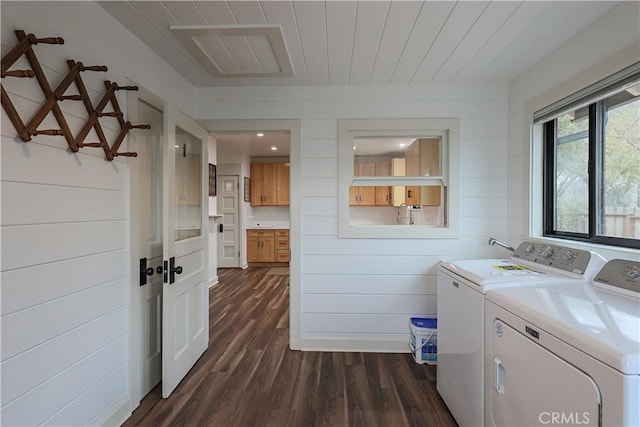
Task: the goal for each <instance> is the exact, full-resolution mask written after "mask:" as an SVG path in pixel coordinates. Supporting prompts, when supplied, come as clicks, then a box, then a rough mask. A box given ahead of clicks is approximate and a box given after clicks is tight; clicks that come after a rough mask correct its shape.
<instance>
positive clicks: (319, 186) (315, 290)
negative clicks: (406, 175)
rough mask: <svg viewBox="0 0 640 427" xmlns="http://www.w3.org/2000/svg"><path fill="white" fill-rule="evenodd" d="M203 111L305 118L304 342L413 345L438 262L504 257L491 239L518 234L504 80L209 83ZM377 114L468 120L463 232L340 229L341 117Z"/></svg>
mask: <svg viewBox="0 0 640 427" xmlns="http://www.w3.org/2000/svg"><path fill="white" fill-rule="evenodd" d="M195 110H196V117H197V118H198V119H202V120H209V119H231V118H232V119H282V118H286V119H300V120H301V125H302V150H301V151H302V158H301V159H299V158H298V159H296V158H293V157H292V158H291V162H292V165H293V164H294V163H295V162H301V166H302V167H301V170H302V176H301V177H298V178H297V179H301V185H302V202H301V203H302V204H301V210H302V218H301V222H302V230H301V234H302V251H301V252H302V253H301V280H300V287H301V288H300V291H301V301H300V303H301V307H302V314H301V317H302V318H301V323H302V334H303V335H302V337H303V344H302V348H306V349H311V348H324V349H330V348H341V349H348V348H351V349H380V350H384V349H387V350H395V351H406V349H407V344H406V343H407V337H408V326H407V323H408V319H409V317H411V316H414V315H435V314H436V311H437V307H436V266H437V263H438V261H440V260H451V259H456V258H470V257H486V256H494V255H495V256H504V255H505V252H501V251H500V250H499V249H495V247H489V246H487V244H486V242H487V239H488V237H489V236H495V237H497V238H505V237H506V232H507V228H506V215H507V205H506V204H507V197H506V196H507V184H506V176H507V165H506V145H507V90H506V86H504V85H460V86H452V85H450V86H447V85H443V86H426V87H376V88H371V87H331V88H326V87H322V88H319V87H309V88H218V89H203V90H199V91H198V93H197V94H196V108H195ZM376 117H380V118H397V117H459V118H460V123H461V149H460V152H461V157H462V158H461V161H460V164H461V168H460V179H461V183H462V186H461V204H460V206H461V217H462V218H461V232H460V237H459V238H457V239H451V240H449V239H446V240H415V239H411V240H403V239H339V238H338V237H337V235H338V232H337V231H338V229H337V212H338V208H337V205H338V201H337V185H338V184H337V182H338V179H337V178H338V159H337V156H338V154H337V153H338V147H337V119H339V118H376ZM292 179H296V177H295V176H293V175H292ZM292 203H294V201H293V200H292Z"/></svg>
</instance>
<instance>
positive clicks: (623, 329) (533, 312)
mask: <svg viewBox="0 0 640 427" xmlns="http://www.w3.org/2000/svg"><path fill="white" fill-rule="evenodd" d="M486 297H487V299H488V300H489V301H493V302H494V303H496V304H498V305H499V306H501V307H503V308H504V309H506V310H508V311H510V312H512V313H513V314H515V315H517V316H519V317H521V318H522V319H524V320H525V321H527V322H530V323H531V324H533V325H534V326H537V327H538V328H540V329H543V330H544V331H546V332H547V333H549V334H551V335H553V336H555V337H556V338H559V339H560V340H562V341H565V342H566V343H568V344H570V345H572V346H573V347H575V348H577V349H579V350H581V351H582V352H584V353H586V354H588V355H590V356H591V357H594V358H596V359H598V360H599V361H601V362H602V363H605V364H607V365H609V366H610V367H612V368H614V369H616V370H618V371H620V372H622V373H623V374H627V375H640V300H638V299H637V298H631V297H627V296H624V295H620V294H616V293H613V292H610V291H607V290H605V289H598V288H595V287H593V286H591V285H585V284H583V285H566V284H565V285H560V284H556V285H553V284H547V285H541V286H536V287H523V288H504V289H496V290H493V291H490V292H487V296H486Z"/></svg>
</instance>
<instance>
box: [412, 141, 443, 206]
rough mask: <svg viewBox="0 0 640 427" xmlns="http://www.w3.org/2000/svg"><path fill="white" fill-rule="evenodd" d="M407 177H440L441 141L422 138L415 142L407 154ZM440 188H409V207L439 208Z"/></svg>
mask: <svg viewBox="0 0 640 427" xmlns="http://www.w3.org/2000/svg"><path fill="white" fill-rule="evenodd" d="M405 165H406V176H438V175H440V173H441V172H440V140H439V139H438V138H428V139H427V138H422V139H417V140H415V141H414V142H413V143H412V144H411V145H410V146H409V148H407V151H406V152H405ZM441 193H442V192H441V189H440V186H407V187H405V203H406V204H407V205H413V206H417V205H422V206H439V205H440V204H441Z"/></svg>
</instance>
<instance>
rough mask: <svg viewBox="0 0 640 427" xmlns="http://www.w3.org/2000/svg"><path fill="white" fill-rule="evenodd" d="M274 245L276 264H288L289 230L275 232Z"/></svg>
mask: <svg viewBox="0 0 640 427" xmlns="http://www.w3.org/2000/svg"><path fill="white" fill-rule="evenodd" d="M274 245H275V248H274V255H275V260H276V262H289V253H290V252H289V230H275V241H274Z"/></svg>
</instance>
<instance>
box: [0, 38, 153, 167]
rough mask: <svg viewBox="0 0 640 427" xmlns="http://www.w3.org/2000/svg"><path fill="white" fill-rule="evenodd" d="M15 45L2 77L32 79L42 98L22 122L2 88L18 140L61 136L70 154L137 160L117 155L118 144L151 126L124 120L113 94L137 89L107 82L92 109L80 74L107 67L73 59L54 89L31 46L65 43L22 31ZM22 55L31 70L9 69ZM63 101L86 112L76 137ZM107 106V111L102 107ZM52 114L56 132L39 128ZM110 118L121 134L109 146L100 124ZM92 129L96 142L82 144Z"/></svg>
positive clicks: (102, 69)
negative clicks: (83, 151) (88, 151)
mask: <svg viewBox="0 0 640 427" xmlns="http://www.w3.org/2000/svg"><path fill="white" fill-rule="evenodd" d="M15 34H16V37H17V38H18V43H17V44H16V45H15V46H14V47H13V49H11V50H10V51H9V52H8V53H7V54H6V55H5V56H4V57H2V78H3V79H4V78H5V77H16V78H34V77H35V79H36V81H37V82H38V84H39V85H40V88H41V89H42V92H43V94H44V97H45V101H44V102H43V103H42V105H41V106H40V108H39V109H38V110H37V111H36V112H35V113H34V114H33V116H32V117H31V118H30V119H29V121H28V122H26V123H25V122H24V121H23V120H22V118H21V117H20V115H19V114H18V112H17V110H16V109H15V107H14V105H13V102H11V99H10V98H9V95H8V94H7V92H6V91H5V89H4V85H3V86H2V107H3V108H4V110H5V111H6V113H7V116H8V117H9V120H11V123H12V124H13V127H14V128H15V129H16V132H17V133H18V137H20V139H21V140H23V141H24V142H28V141H31V137H32V136H36V135H51V136H64V138H65V140H66V141H67V144H68V145H69V149H70V150H71V151H73V152H74V153H75V152H78V151H79V150H80V148H85V147H86V148H102V149H103V150H104V154H105V157H106V158H107V160H113V159H114V158H116V157H118V156H123V157H136V156H137V155H138V154H137V153H134V152H119V151H118V150H119V149H120V145H121V144H122V141H123V140H124V138H125V136H126V135H127V133H128V132H129V131H130V130H131V129H150V128H151V126H149V125H147V124H143V125H133V124H131V122H129V121H126V120H125V119H124V114H123V113H122V110H121V109H120V105H119V104H118V100H117V98H116V92H117V91H119V90H138V87H137V86H120V85H118V84H117V83H113V82H110V81H108V80H107V81H105V82H104V94H103V95H102V98H101V99H100V101H99V102H98V104H97V105H96V106H95V107H94V106H93V104H92V102H91V99H90V98H89V93H88V92H87V88H86V87H85V85H84V82H83V81H82V73H84V72H86V71H90V72H106V71H107V67H106V66H104V65H91V66H86V65H84V64H83V63H82V62H76V61H74V60H72V59H70V60H67V66H68V68H69V71H68V72H67V74H66V76H65V77H64V78H63V79H62V80H61V81H60V83H58V86H57V87H56V88H55V89H52V88H51V85H50V84H49V82H48V80H47V77H46V76H45V74H44V71H43V70H42V67H41V66H40V62H39V61H38V58H37V57H36V54H35V52H34V50H33V45H37V44H52V45H56V44H64V40H63V39H62V38H60V37H45V38H37V37H36V36H34V35H33V34H27V33H25V32H24V31H23V30H17V31H15ZM22 55H24V56H25V57H26V59H27V61H28V63H29V66H30V67H31V69H30V70H9V68H11V67H12V66H13V64H15V62H16V61H17V60H18V59H20V57H22ZM72 84H75V87H76V90H77V93H75V94H71V95H65V93H66V92H67V90H68V89H69V87H70V86H71V85H72ZM66 101H81V102H82V103H83V104H84V107H85V109H86V110H87V119H86V121H85V123H84V126H83V127H82V129H81V130H80V131H79V132H78V134H77V135H75V136H74V135H73V134H72V132H71V130H70V129H69V125H68V124H67V120H66V119H65V116H64V113H63V112H62V109H61V108H60V106H59V103H60V102H66ZM107 106H110V109H109V110H108V111H105V108H106V107H107ZM49 113H51V114H53V116H54V117H55V119H56V122H57V123H58V127H59V128H58V129H40V128H39V126H40V125H41V124H42V122H43V121H44V119H45V118H46V117H47V116H48V115H49ZM102 118H109V119H111V120H114V119H115V120H116V121H117V122H118V126H119V127H120V131H119V132H118V134H117V135H116V137H115V139H114V140H113V141H112V143H111V144H109V141H107V137H106V136H105V133H104V131H103V129H102V125H101V124H100V119H102ZM91 129H93V130H94V131H95V134H96V135H97V136H98V141H91V142H85V139H86V138H87V136H88V135H89V132H91Z"/></svg>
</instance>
